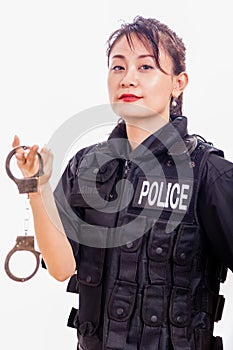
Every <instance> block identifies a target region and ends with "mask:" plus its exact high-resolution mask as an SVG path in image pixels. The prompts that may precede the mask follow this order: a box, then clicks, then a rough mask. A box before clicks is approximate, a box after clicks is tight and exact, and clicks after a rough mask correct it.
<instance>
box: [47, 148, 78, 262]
mask: <svg viewBox="0 0 233 350" xmlns="http://www.w3.org/2000/svg"><path fill="white" fill-rule="evenodd" d="M82 153H83V150H81V151H79V152H78V153H77V154H76V155H75V156H74V157H73V158H72V159H71V160H70V161H69V163H68V165H67V166H66V169H65V170H64V172H63V174H62V177H61V179H60V180H59V182H58V184H57V186H56V188H55V190H54V199H55V203H56V206H57V209H58V213H59V215H60V218H61V221H62V224H63V227H64V231H65V233H66V235H67V238H68V240H69V242H70V244H71V246H72V249H73V254H74V257H75V259H76V261H77V257H78V247H79V243H78V232H79V229H80V225H81V222H82V217H83V209H82V208H77V207H76V208H75V210H74V208H72V207H71V205H70V203H69V198H70V194H71V192H72V189H73V182H74V178H75V176H76V173H77V169H78V165H79V162H80V159H81V156H82Z"/></svg>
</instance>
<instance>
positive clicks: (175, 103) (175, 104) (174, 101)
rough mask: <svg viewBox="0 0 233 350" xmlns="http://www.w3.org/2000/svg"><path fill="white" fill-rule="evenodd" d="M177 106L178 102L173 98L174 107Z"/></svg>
mask: <svg viewBox="0 0 233 350" xmlns="http://www.w3.org/2000/svg"><path fill="white" fill-rule="evenodd" d="M176 106H177V102H176V99H175V97H172V107H176Z"/></svg>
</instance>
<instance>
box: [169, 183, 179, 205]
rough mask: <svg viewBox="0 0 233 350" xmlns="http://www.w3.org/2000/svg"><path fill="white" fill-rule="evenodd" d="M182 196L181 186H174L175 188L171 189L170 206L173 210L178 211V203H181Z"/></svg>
mask: <svg viewBox="0 0 233 350" xmlns="http://www.w3.org/2000/svg"><path fill="white" fill-rule="evenodd" d="M175 190H176V192H177V197H176V200H175V202H174V200H173V197H174V192H175ZM179 194H180V185H179V184H174V186H173V187H172V189H171V193H170V206H171V208H172V209H176V208H177V206H178V202H179V196H178V195H179Z"/></svg>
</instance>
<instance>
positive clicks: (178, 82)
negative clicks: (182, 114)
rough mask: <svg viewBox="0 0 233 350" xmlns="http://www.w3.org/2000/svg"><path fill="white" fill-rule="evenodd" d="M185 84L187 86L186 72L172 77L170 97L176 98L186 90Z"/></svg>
mask: <svg viewBox="0 0 233 350" xmlns="http://www.w3.org/2000/svg"><path fill="white" fill-rule="evenodd" d="M187 84H188V74H187V73H186V72H181V73H180V74H178V75H174V76H173V86H174V87H173V90H172V97H174V98H178V97H179V96H180V94H181V93H182V92H183V91H184V89H185V88H186V85H187Z"/></svg>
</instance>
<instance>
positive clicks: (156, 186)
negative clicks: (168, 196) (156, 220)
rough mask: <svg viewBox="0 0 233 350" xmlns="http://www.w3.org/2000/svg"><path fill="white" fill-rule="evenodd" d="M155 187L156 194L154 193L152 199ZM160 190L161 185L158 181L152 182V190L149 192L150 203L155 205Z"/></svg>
mask: <svg viewBox="0 0 233 350" xmlns="http://www.w3.org/2000/svg"><path fill="white" fill-rule="evenodd" d="M154 187H155V194H154V198H153V199H152V191H153V189H154ZM158 190H159V185H158V182H157V181H154V182H152V185H151V188H150V192H149V196H148V203H149V205H154V204H155V202H156V199H157V195H158Z"/></svg>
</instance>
